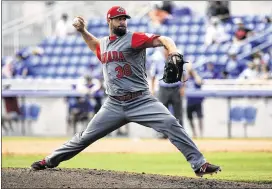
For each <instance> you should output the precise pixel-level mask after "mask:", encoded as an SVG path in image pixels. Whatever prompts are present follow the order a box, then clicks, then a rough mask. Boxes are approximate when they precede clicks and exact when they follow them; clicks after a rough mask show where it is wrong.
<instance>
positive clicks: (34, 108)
mask: <svg viewBox="0 0 272 189" xmlns="http://www.w3.org/2000/svg"><path fill="white" fill-rule="evenodd" d="M29 109H30V110H29V111H30V119H31V120H32V121H36V120H37V119H38V117H39V114H40V111H41V107H40V106H38V105H37V104H31V105H30V107H29Z"/></svg>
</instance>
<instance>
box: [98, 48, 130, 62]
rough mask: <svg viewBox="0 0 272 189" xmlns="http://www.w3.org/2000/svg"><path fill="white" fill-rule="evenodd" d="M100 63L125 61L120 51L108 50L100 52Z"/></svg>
mask: <svg viewBox="0 0 272 189" xmlns="http://www.w3.org/2000/svg"><path fill="white" fill-rule="evenodd" d="M101 61H102V63H103V64H105V63H110V62H126V59H125V56H124V54H123V52H121V51H119V52H118V51H108V52H105V53H103V54H102V60H101Z"/></svg>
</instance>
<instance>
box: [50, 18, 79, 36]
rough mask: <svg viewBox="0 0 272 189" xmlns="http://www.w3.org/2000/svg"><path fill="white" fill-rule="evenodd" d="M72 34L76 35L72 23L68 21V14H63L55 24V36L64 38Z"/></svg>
mask: <svg viewBox="0 0 272 189" xmlns="http://www.w3.org/2000/svg"><path fill="white" fill-rule="evenodd" d="M73 34H76V30H75V28H74V27H73V23H72V21H71V20H69V19H68V14H66V13H64V14H62V15H61V18H60V20H59V21H58V22H57V25H56V30H55V35H56V36H57V37H66V36H68V35H73Z"/></svg>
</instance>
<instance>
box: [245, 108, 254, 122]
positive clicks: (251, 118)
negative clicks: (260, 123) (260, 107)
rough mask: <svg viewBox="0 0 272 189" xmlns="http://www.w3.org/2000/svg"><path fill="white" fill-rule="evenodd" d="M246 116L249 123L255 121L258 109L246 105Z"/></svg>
mask: <svg viewBox="0 0 272 189" xmlns="http://www.w3.org/2000/svg"><path fill="white" fill-rule="evenodd" d="M244 116H245V120H246V122H247V123H249V124H253V123H255V120H256V116H257V109H256V108H255V107H252V106H248V107H245V109H244Z"/></svg>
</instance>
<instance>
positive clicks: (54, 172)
mask: <svg viewBox="0 0 272 189" xmlns="http://www.w3.org/2000/svg"><path fill="white" fill-rule="evenodd" d="M2 187H3V188H271V184H257V183H244V182H226V181H218V180H214V179H203V178H188V177H177V176H162V175H151V174H144V173H142V174H139V173H128V172H115V171H106V170H95V169H59V168H58V169H48V170H43V171H32V170H30V169H27V168H3V169H2Z"/></svg>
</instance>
